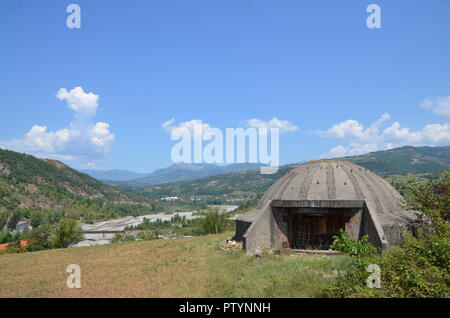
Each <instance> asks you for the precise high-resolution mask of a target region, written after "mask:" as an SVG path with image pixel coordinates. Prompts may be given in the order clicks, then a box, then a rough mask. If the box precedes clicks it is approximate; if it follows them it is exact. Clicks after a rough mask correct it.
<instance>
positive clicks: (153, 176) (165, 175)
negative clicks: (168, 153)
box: [81, 163, 264, 187]
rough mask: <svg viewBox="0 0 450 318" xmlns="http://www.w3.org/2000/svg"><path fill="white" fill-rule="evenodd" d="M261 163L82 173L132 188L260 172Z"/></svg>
mask: <svg viewBox="0 0 450 318" xmlns="http://www.w3.org/2000/svg"><path fill="white" fill-rule="evenodd" d="M262 166H264V165H262V164H259V163H236V164H229V165H216V164H207V163H175V164H173V165H171V166H168V167H166V168H162V169H158V170H155V171H154V172H152V173H148V174H142V173H137V172H132V171H127V170H117V169H116V170H107V171H101V170H81V172H83V173H86V174H89V175H90V176H92V177H94V178H96V179H98V180H101V181H103V182H105V183H107V184H110V185H126V186H130V187H146V186H152V185H156V184H163V183H169V182H176V181H185V180H194V179H199V178H204V177H208V176H212V175H219V174H224V173H231V172H238V171H246V170H259V169H260V168H261V167H262Z"/></svg>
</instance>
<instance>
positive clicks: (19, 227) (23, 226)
mask: <svg viewBox="0 0 450 318" xmlns="http://www.w3.org/2000/svg"><path fill="white" fill-rule="evenodd" d="M29 227H30V225H29V224H28V221H19V222H17V224H16V231H17V232H22V231H25V230H28V229H29Z"/></svg>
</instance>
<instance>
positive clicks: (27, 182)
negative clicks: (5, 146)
mask: <svg viewBox="0 0 450 318" xmlns="http://www.w3.org/2000/svg"><path fill="white" fill-rule="evenodd" d="M149 205H150V202H149V200H148V199H145V198H142V197H138V196H136V195H134V194H131V193H124V192H121V191H120V190H118V189H115V188H113V187H110V186H108V185H105V184H103V183H102V182H100V181H97V180H95V179H94V178H92V177H90V176H88V175H86V174H83V173H79V172H77V171H76V170H74V169H72V168H70V167H68V166H66V165H65V164H63V163H61V162H59V161H56V160H48V159H38V158H35V157H33V156H30V155H25V154H20V153H17V152H13V151H8V150H1V149H0V229H2V228H3V227H4V225H5V223H8V222H9V223H10V224H12V223H13V221H16V220H13V219H11V218H12V215H13V214H15V215H17V218H19V217H22V216H24V217H27V216H30V214H33V213H36V212H37V211H39V212H52V213H58V214H60V215H64V216H69V217H74V218H82V219H86V220H90V219H99V218H105V217H111V216H115V215H123V214H133V213H137V212H138V211H139V210H143V209H147V210H148V209H149ZM14 218H15V217H14Z"/></svg>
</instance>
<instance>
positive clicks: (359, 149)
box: [320, 142, 392, 158]
mask: <svg viewBox="0 0 450 318" xmlns="http://www.w3.org/2000/svg"><path fill="white" fill-rule="evenodd" d="M390 148H392V147H389V148H387V149H390ZM376 150H378V144H376V143H374V144H360V143H357V142H351V143H350V144H349V146H347V147H344V146H342V145H339V146H336V147H333V148H331V149H330V151H328V152H327V153H324V154H322V155H321V156H320V157H321V158H337V157H345V156H355V155H360V154H363V153H368V152H372V151H376Z"/></svg>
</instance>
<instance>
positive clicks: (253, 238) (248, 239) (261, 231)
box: [244, 205, 273, 253]
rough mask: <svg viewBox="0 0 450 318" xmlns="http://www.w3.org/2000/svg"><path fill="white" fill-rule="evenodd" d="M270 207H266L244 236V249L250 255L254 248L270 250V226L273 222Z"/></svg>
mask: <svg viewBox="0 0 450 318" xmlns="http://www.w3.org/2000/svg"><path fill="white" fill-rule="evenodd" d="M272 218H273V217H272V213H270V206H269V205H266V206H265V208H264V210H263V212H262V213H261V214H260V215H259V216H258V218H257V219H256V220H255V221H254V222H253V223H252V225H251V226H250V227H249V229H248V230H247V232H246V233H245V234H244V239H245V249H246V251H247V253H251V252H252V251H253V250H254V249H255V248H257V247H260V248H268V249H271V248H272V242H271V233H272V231H271V230H272V229H271V224H272V222H273V219H272Z"/></svg>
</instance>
